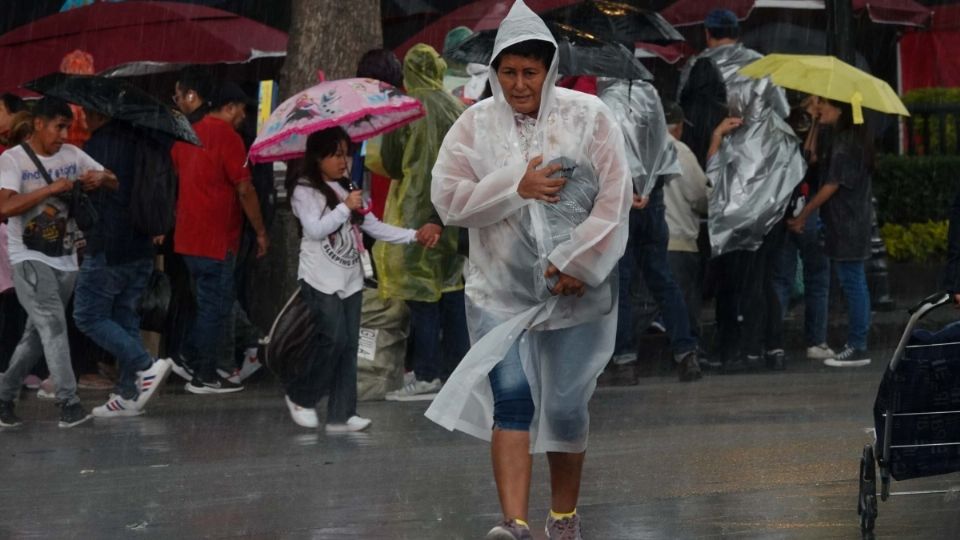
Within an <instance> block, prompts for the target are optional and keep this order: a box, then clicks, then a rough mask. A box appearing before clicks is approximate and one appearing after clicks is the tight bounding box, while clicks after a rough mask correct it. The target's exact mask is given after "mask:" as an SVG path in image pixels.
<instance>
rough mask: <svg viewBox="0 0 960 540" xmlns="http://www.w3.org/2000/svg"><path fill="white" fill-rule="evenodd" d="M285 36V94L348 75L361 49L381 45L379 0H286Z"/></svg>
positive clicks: (282, 89)
mask: <svg viewBox="0 0 960 540" xmlns="http://www.w3.org/2000/svg"><path fill="white" fill-rule="evenodd" d="M290 1H291V10H290V12H291V17H290V21H291V22H290V40H289V42H288V43H287V59H286V62H284V64H283V71H282V72H281V73H280V93H281V95H282V96H284V97H286V96H290V95H292V94H294V93H296V92H299V91H300V90H303V89H305V88H308V87H310V86H312V85H314V84H316V83H317V70H323V71H324V73H325V75H326V77H327V79H343V78H346V77H353V75H354V74H355V73H356V71H357V62H359V61H360V57H361V56H363V53H365V52H367V51H368V50H370V49H374V48H377V47H382V46H383V45H382V44H383V28H382V26H381V24H380V0H351V1H350V2H344V1H343V0H290Z"/></svg>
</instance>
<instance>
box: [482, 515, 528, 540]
mask: <svg viewBox="0 0 960 540" xmlns="http://www.w3.org/2000/svg"><path fill="white" fill-rule="evenodd" d="M483 540H533V534H531V533H530V528H529V527H527V526H526V525H521V524H519V523H517V521H516V520H513V519H511V520H510V521H504V522H503V523H501V524H499V525H497V526H496V527H494V528H492V529H490V532H488V533H487V535H486V536H484V537H483Z"/></svg>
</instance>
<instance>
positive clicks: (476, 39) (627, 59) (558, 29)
mask: <svg viewBox="0 0 960 540" xmlns="http://www.w3.org/2000/svg"><path fill="white" fill-rule="evenodd" d="M547 26H548V27H549V28H550V32H552V33H553V37H554V39H556V40H557V45H558V48H559V52H560V65H559V71H560V73H561V74H562V75H592V76H595V77H613V78H616V79H628V80H638V79H643V80H648V81H649V80H653V75H652V74H651V73H650V72H649V71H647V68H645V67H643V64H641V63H640V61H639V60H637V59H636V58H635V57H634V56H633V53H631V52H630V50H629V49H627V48H626V47H624V46H623V45H620V44H618V43H610V42H607V41H603V40H599V39H597V38H595V37H593V36H591V35H590V34H587V33H584V32H581V31H579V30H577V29H576V28H573V27H570V26H568V25H565V24H556V23H550V24H548V25H547ZM496 38H497V31H496V30H481V31H480V32H477V33H475V34H474V35H472V36H470V37H469V38H467V39H466V40H464V41H463V42H462V43H460V44H459V45H457V46H456V47H454V48H452V49H450V50H445V51H443V55H444V56H445V57H447V58H448V59H450V60H453V61H455V62H461V63H464V64H470V63H473V64H489V63H490V60H491V56H493V42H494V40H496Z"/></svg>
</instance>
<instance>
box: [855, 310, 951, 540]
mask: <svg viewBox="0 0 960 540" xmlns="http://www.w3.org/2000/svg"><path fill="white" fill-rule="evenodd" d="M951 302H952V296H951V295H950V294H947V293H938V294H935V295H932V296H929V297H927V298H925V299H924V300H923V301H922V302H920V304H918V305H917V306H916V307H915V308H913V309H911V310H910V320H909V322H908V323H907V327H906V329H905V330H904V332H903V336H902V337H901V338H900V343H899V345H897V349H896V351H895V352H894V353H893V358H892V359H891V360H890V365H889V366H888V367H887V370H886V371H885V372H884V374H883V380H882V381H881V383H880V389H879V390H878V391H877V400H876V402H875V403H874V406H873V416H874V423H875V425H876V440H875V442H874V443H873V444H868V445H866V446H865V447H864V448H863V457H862V458H861V459H860V496H859V500H858V504H857V513H858V514H859V515H860V529H861V530H862V531H863V532H870V531H872V530H873V527H874V524H875V522H876V519H877V512H878V510H877V466H879V468H880V500H881V501H886V500H887V498H888V497H890V495H891V493H890V479H891V478H893V479H895V480H897V481H902V480H907V479H911V478H923V477H928V476H936V475H941V474H947V473H951V472H956V471H960V323H954V324H951V325H948V326H946V327H945V328H944V329H942V330H941V331H939V332H929V331H926V330H916V328H915V327H916V326H917V324H918V323H919V322H920V320H921V319H922V318H923V317H924V316H926V315H927V314H928V313H930V312H931V311H933V310H935V309H937V308H939V307H942V306H945V305H948V304H950V303H951ZM947 492H948V491H947V490H938V491H912V492H903V493H893V495H913V494H935V493H947Z"/></svg>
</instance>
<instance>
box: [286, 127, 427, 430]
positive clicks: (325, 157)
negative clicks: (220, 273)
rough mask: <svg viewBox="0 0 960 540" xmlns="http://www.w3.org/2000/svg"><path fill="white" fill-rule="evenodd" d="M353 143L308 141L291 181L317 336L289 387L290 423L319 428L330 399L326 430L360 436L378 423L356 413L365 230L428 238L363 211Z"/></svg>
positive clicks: (317, 137)
mask: <svg viewBox="0 0 960 540" xmlns="http://www.w3.org/2000/svg"><path fill="white" fill-rule="evenodd" d="M349 144H350V138H349V136H348V135H347V133H346V131H344V130H343V129H342V128H339V127H336V128H330V129H326V130H323V131H318V132H316V133H313V134H311V135H310V136H309V137H308V138H307V148H306V155H305V156H304V159H303V163H304V171H303V175H302V176H300V177H292V178H291V180H288V182H287V186H286V187H287V193H289V194H290V201H291V202H290V205H291V207H292V208H293V213H294V215H295V216H297V219H299V220H300V225H301V228H302V231H303V238H302V239H301V240H300V263H299V267H298V269H297V277H298V279H299V280H300V294H301V295H303V299H304V301H305V302H306V304H307V306H309V309H310V315H311V316H312V317H313V322H314V326H315V327H316V329H317V335H316V336H312V339H313V340H314V344H313V347H312V354H311V357H310V358H309V360H308V362H307V363H306V364H305V367H304V368H303V370H302V373H301V374H300V375H299V376H297V377H296V378H294V379H293V380H290V381H288V382H286V384H285V386H286V397H285V400H286V403H287V408H288V409H289V411H290V417H291V418H292V419H293V421H294V422H295V423H296V424H297V425H300V426H303V427H307V428H315V427H317V426H318V425H319V419H318V417H317V411H316V406H317V402H318V401H320V399H321V397H323V396H324V395H327V396H329V401H328V403H327V420H326V426H325V429H326V431H327V432H329V433H337V432H351V431H361V430H364V429H366V428H368V427H369V426H370V424H371V423H372V421H371V420H370V419H368V418H363V417H361V416H358V415H357V348H358V345H359V335H360V307H361V300H362V296H363V293H362V289H363V277H364V276H363V269H362V268H361V265H360V252H361V251H362V250H363V243H362V241H361V233H360V231H361V230H362V231H364V232H366V233H367V234H369V235H370V236H372V237H374V238H375V239H377V240H381V241H384V242H391V243H396V244H409V243H413V242H414V241H417V240H421V241H422V243H423V244H424V245H429V244H431V243H435V242H436V238H432V239H431V240H427V239H426V236H424V235H423V234H421V232H420V231H417V230H413V229H403V228H399V227H394V226H391V225H387V224H384V223H381V222H380V220H378V219H377V218H376V216H374V215H372V214H371V213H369V211H365V208H364V207H363V200H362V192H361V191H360V190H356V189H352V186H351V184H350V183H349V180H348V178H347V175H348V166H347V164H348V162H350V161H352V159H353V157H352V153H351V152H350V151H349V150H348V148H349Z"/></svg>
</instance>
